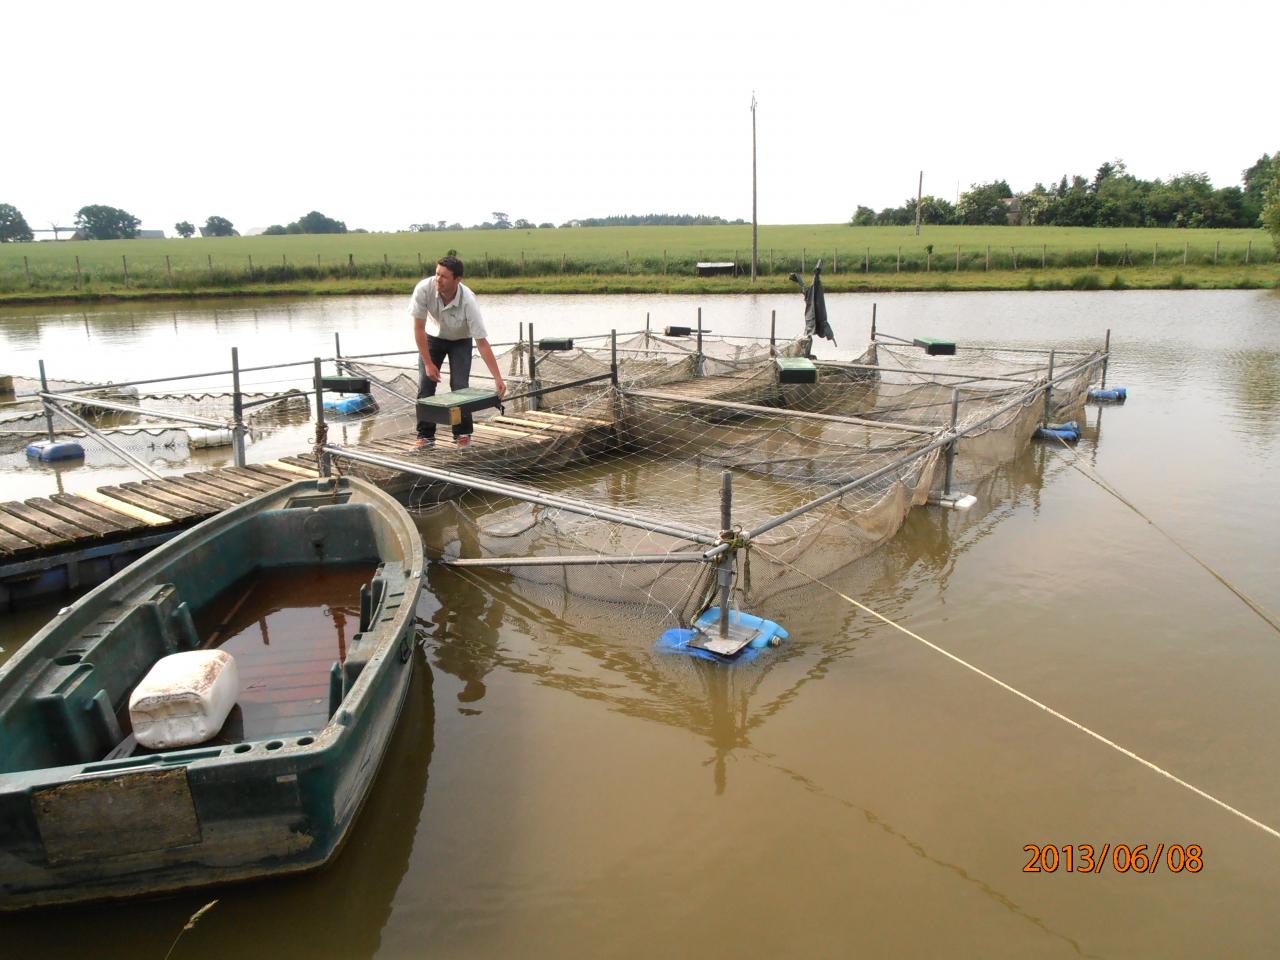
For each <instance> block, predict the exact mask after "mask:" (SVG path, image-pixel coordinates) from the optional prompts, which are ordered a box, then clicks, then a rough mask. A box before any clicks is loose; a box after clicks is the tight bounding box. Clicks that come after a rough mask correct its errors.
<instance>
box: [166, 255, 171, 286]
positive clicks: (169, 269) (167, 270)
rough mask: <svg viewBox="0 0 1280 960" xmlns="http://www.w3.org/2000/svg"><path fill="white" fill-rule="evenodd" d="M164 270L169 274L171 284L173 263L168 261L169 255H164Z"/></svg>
mask: <svg viewBox="0 0 1280 960" xmlns="http://www.w3.org/2000/svg"><path fill="white" fill-rule="evenodd" d="M164 272H165V273H167V274H168V275H169V284H170V285H172V284H173V264H171V263H170V262H169V255H168V254H167V253H166V254H165V255H164Z"/></svg>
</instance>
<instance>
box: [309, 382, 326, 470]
mask: <svg viewBox="0 0 1280 960" xmlns="http://www.w3.org/2000/svg"><path fill="white" fill-rule="evenodd" d="M312 382H313V383H314V385H315V391H316V467H317V468H318V469H319V471H320V476H322V477H327V476H329V473H330V463H329V453H328V452H327V451H326V450H325V444H326V443H328V441H329V427H328V425H327V424H326V423H325V422H324V381H323V378H322V374H321V373H320V358H319V357H316V358H315V378H314V380H313V381H312Z"/></svg>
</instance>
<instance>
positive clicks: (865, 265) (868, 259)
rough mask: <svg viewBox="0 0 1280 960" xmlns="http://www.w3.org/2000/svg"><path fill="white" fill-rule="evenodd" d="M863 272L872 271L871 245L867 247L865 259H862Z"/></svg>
mask: <svg viewBox="0 0 1280 960" xmlns="http://www.w3.org/2000/svg"><path fill="white" fill-rule="evenodd" d="M862 272H863V273H870V272H871V248H870V247H867V255H866V257H865V259H863V261H862Z"/></svg>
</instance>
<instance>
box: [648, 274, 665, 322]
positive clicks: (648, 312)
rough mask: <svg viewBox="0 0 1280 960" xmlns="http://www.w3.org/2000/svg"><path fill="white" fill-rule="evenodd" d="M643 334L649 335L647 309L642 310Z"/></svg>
mask: <svg viewBox="0 0 1280 960" xmlns="http://www.w3.org/2000/svg"><path fill="white" fill-rule="evenodd" d="M663 272H664V273H665V272H666V271H665V270H664V271H663ZM644 335H645V336H646V337H647V336H649V311H648V310H646V311H645V312H644Z"/></svg>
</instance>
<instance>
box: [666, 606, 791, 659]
mask: <svg viewBox="0 0 1280 960" xmlns="http://www.w3.org/2000/svg"><path fill="white" fill-rule="evenodd" d="M729 623H730V624H732V625H733V626H734V627H740V628H744V629H748V630H755V631H756V635H755V636H754V637H753V638H752V639H751V642H750V643H748V644H747V645H746V646H745V647H743V648H742V650H740V651H739V652H738V653H736V654H733V655H731V656H722V655H721V654H718V653H715V652H714V651H711V650H707V649H704V648H703V647H701V646H698V641H699V639H700V638H702V637H706V636H709V635H714V634H716V633H717V632H718V630H719V626H720V608H719V607H712V608H711V609H709V610H707V611H705V612H703V613H702V614H701V615H700V616H699V617H698V618H697V619H696V620H694V621H693V627H692V628H688V627H673V628H672V629H670V630H667V631H666V632H664V633H663V634H662V636H660V637H659V638H658V642H657V643H655V644H654V649H655V650H656V651H657V652H658V653H682V654H684V655H685V656H689V657H696V658H697V659H699V660H710V661H712V662H713V663H742V662H747V661H751V660H754V659H755V658H756V657H758V656H760V654H761V653H762V652H763V651H765V650H767V649H769V648H770V647H777V646H781V644H782V641H783V640H786V639H787V636H788V634H787V631H786V630H784V629H783V628H782V627H780V626H779V625H778V624H776V623H774V622H773V621H772V620H765V619H764V618H763V617H757V616H753V615H752V614H749V613H743V612H742V611H741V610H730V611H729Z"/></svg>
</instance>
